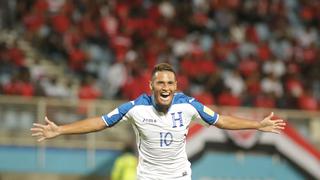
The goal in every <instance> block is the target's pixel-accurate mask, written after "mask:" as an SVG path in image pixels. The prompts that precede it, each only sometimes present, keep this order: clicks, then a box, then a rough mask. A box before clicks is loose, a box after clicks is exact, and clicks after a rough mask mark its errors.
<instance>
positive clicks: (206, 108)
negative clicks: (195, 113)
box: [203, 106, 214, 116]
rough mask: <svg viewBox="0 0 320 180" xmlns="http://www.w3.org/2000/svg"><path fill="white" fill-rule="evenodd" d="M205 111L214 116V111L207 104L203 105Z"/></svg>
mask: <svg viewBox="0 0 320 180" xmlns="http://www.w3.org/2000/svg"><path fill="white" fill-rule="evenodd" d="M203 111H204V112H205V113H207V114H208V115H210V116H214V112H213V111H212V110H211V109H210V108H208V107H207V106H203Z"/></svg>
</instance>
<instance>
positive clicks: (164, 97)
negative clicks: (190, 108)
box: [160, 92, 170, 101]
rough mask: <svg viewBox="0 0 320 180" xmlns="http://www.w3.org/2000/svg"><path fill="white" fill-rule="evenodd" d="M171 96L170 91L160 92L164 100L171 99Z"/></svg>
mask: <svg viewBox="0 0 320 180" xmlns="http://www.w3.org/2000/svg"><path fill="white" fill-rule="evenodd" d="M169 96H170V93H169V92H162V93H160V98H161V99H162V100H164V101H167V100H169Z"/></svg>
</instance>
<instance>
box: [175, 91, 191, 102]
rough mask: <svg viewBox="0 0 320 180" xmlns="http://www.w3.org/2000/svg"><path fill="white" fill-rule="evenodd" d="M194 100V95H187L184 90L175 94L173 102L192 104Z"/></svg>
mask: <svg viewBox="0 0 320 180" xmlns="http://www.w3.org/2000/svg"><path fill="white" fill-rule="evenodd" d="M194 100H195V99H194V98H193V97H190V96H187V95H186V94H184V93H183V92H177V93H175V94H174V98H173V104H190V103H191V102H192V101H194Z"/></svg>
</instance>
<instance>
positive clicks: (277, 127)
mask: <svg viewBox="0 0 320 180" xmlns="http://www.w3.org/2000/svg"><path fill="white" fill-rule="evenodd" d="M275 128H276V129H284V126H276V127H275Z"/></svg>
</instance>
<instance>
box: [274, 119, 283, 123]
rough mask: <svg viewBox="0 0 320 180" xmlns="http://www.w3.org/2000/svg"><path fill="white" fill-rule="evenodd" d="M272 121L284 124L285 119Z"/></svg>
mask: <svg viewBox="0 0 320 180" xmlns="http://www.w3.org/2000/svg"><path fill="white" fill-rule="evenodd" d="M272 121H273V122H275V123H282V122H284V120H283V119H273V120H272Z"/></svg>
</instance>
